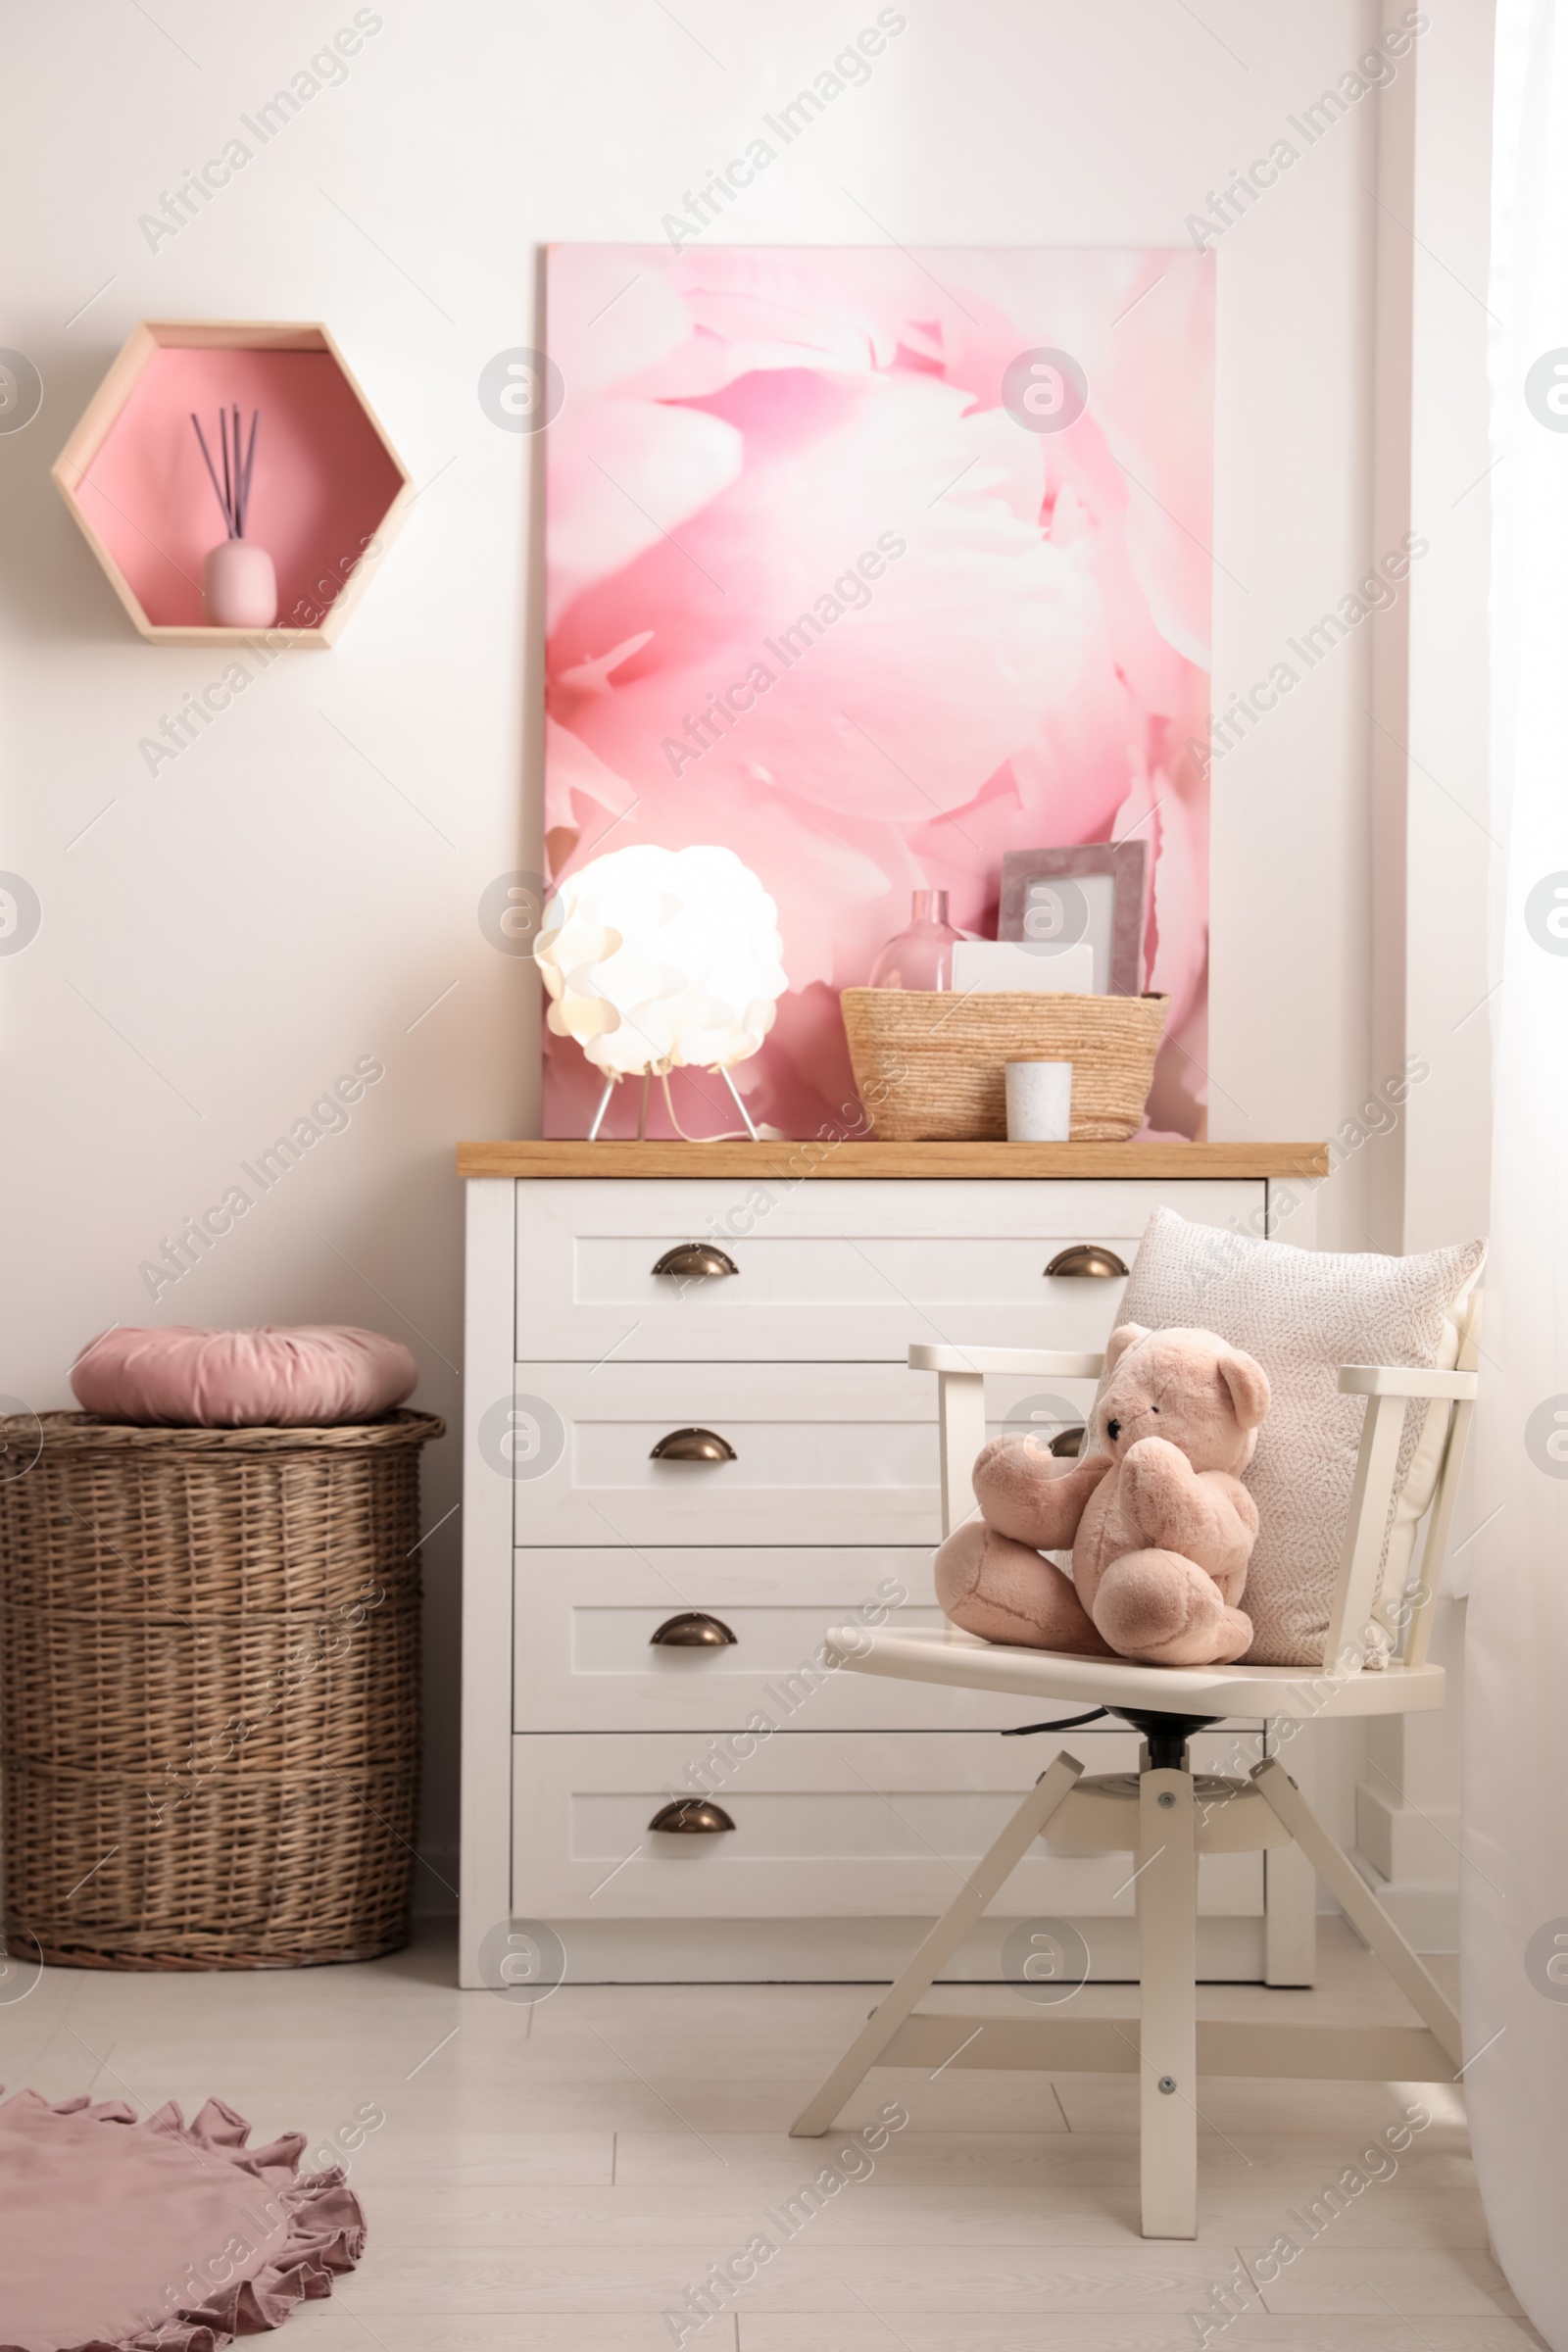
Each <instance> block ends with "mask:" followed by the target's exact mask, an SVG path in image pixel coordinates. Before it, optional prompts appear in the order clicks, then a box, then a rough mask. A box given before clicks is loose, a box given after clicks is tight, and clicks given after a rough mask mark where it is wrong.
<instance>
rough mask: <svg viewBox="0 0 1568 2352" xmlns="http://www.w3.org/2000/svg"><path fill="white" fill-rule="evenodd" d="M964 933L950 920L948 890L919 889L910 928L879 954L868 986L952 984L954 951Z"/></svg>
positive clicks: (912, 900)
mask: <svg viewBox="0 0 1568 2352" xmlns="http://www.w3.org/2000/svg"><path fill="white" fill-rule="evenodd" d="M962 937H963V934H962V932H961V931H955V930H954V928H953V926H952V924H951V923H950V922H949V921H948V894H947V892H946V891H945V890H917V891H915V892H914V893H913V894H912V896H911V898H910V901H909V921H908V925H907V929H905V930H903V931H900V932H899V933H898V934H897V935H896V936H895V937H894V938H892V939H890V940H889V941H888V944H887V946H886V947H885V948H884V949H883V950H882V952H881V954H880V955H879V956H877V959H876V961H875V962H874V963H873V964H872V966H871V974H870V978H869V979H868V980H867V981H866V986H867V988H951V987H952V986H953V951H954V949H955V947H956V945H957V943H958V941H959V940H960V939H961V938H962Z"/></svg>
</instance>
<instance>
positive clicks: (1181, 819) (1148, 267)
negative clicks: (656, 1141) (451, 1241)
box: [545, 245, 1213, 1136]
mask: <svg viewBox="0 0 1568 2352" xmlns="http://www.w3.org/2000/svg"><path fill="white" fill-rule="evenodd" d="M548 319H549V325H548V339H549V351H550V357H551V360H552V361H553V363H554V365H555V367H556V368H559V370H560V408H559V413H557V414H556V415H555V416H554V417H553V420H552V421H551V424H550V427H549V431H548V435H547V495H548V524H547V571H548V608H549V619H548V647H547V669H548V705H547V710H548V715H547V721H546V725H547V740H546V809H545V823H546V842H547V852H548V857H549V860H550V879H551V880H559V879H561V878H562V877H563V876H564V875H565V874H568V873H569V872H571V871H572V870H574V869H575V868H577V867H580V866H581V865H583V864H584V863H585V862H586V861H587V860H588V859H589V858H594V857H597V856H601V855H604V854H606V853H608V852H609V851H611V850H615V849H620V848H623V847H626V846H628V845H630V844H632V843H634V842H651V843H656V844H659V845H661V846H662V847H664V848H669V849H683V848H686V847H688V846H691V845H695V844H700V843H714V844H718V845H720V846H722V847H724V848H727V849H730V850H733V851H734V852H735V853H736V855H737V856H738V857H739V858H741V859H742V860H743V861H744V862H745V863H746V864H747V865H748V866H750V867H751V868H752V869H753V870H754V871H755V872H756V873H757V874H758V875H759V876H760V879H761V881H762V882H763V884H764V885H765V887H766V889H767V891H768V892H769V893H770V894H771V896H772V898H773V900H774V902H775V904H776V906H777V908H778V918H779V931H780V934H781V936H782V939H783V944H784V956H783V961H784V968H785V971H786V972H787V974H788V978H789V987H788V991H787V993H786V994H785V995H784V997H783V998H782V999H781V1000H780V1002H779V1006H778V1018H777V1021H776V1023H775V1025H774V1027H773V1029H772V1031H771V1033H770V1035H769V1036H768V1037H767V1039H766V1040H765V1042H764V1044H763V1046H762V1048H761V1051H760V1053H759V1054H757V1055H756V1056H755V1058H753V1059H752V1060H750V1061H747V1062H745V1063H744V1064H742V1065H741V1066H740V1067H739V1068H738V1069H737V1070H736V1071H735V1072H734V1076H735V1078H736V1081H737V1083H738V1084H739V1086H740V1088H741V1091H742V1093H743V1094H744V1096H745V1098H746V1101H747V1104H748V1107H749V1109H750V1111H751V1115H752V1117H753V1118H754V1119H755V1120H757V1121H758V1122H759V1123H762V1122H766V1123H768V1124H769V1125H771V1126H772V1127H774V1128H775V1129H777V1130H778V1131H779V1132H781V1133H783V1134H785V1135H790V1136H811V1135H815V1134H817V1133H818V1132H819V1130H821V1129H822V1128H823V1127H824V1126H829V1127H832V1128H835V1129H836V1130H838V1131H842V1130H843V1127H844V1125H845V1118H846V1113H845V1105H846V1104H849V1105H850V1106H851V1110H852V1112H853V1108H854V1082H853V1078H852V1076H851V1071H850V1062H849V1054H848V1051H847V1048H846V1046H845V1041H844V1032H843V1024H842V1021H841V1018H840V1013H839V1002H838V997H839V991H840V990H841V989H843V988H847V987H858V986H861V985H863V983H864V981H865V978H866V974H867V972H868V970H869V968H870V965H871V962H872V959H873V957H874V956H875V954H876V951H877V949H878V948H879V947H880V946H881V944H882V943H883V941H884V940H886V939H887V938H888V937H889V936H890V934H892V933H893V932H895V931H898V930H900V929H902V928H903V926H904V924H905V923H906V922H907V918H908V908H909V896H910V893H911V891H914V890H919V889H927V888H931V889H937V890H946V891H947V892H948V893H949V898H950V909H951V914H952V919H953V921H954V922H955V923H956V925H957V926H958V927H959V928H961V929H964V930H967V931H972V932H974V933H976V934H977V935H979V936H982V937H994V936H995V930H996V918H997V901H998V893H999V884H1000V872H1001V862H1002V858H1003V854H1004V852H1005V851H1007V850H1015V849H1029V848H1035V847H1039V846H1042V845H1047V844H1049V845H1059V844H1069V843H1078V842H1091V841H1107V840H1124V839H1128V838H1138V839H1143V840H1144V841H1146V842H1147V844H1148V847H1149V853H1150V855H1149V860H1148V865H1149V874H1150V885H1149V888H1150V904H1149V907H1148V915H1147V924H1146V971H1145V975H1144V985H1145V986H1146V987H1148V988H1152V989H1157V990H1160V991H1162V992H1164V993H1167V994H1168V995H1169V997H1170V999H1171V1009H1170V1017H1169V1022H1168V1025H1167V1030H1166V1044H1165V1046H1164V1048H1163V1050H1162V1053H1161V1056H1160V1063H1159V1068H1158V1071H1157V1074H1156V1079H1155V1086H1154V1092H1153V1095H1152V1098H1151V1102H1150V1108H1149V1123H1150V1126H1151V1128H1152V1129H1153V1130H1156V1131H1161V1132H1166V1133H1172V1134H1183V1135H1193V1136H1198V1135H1201V1134H1202V1133H1203V1119H1204V1081H1203V1070H1204V1064H1205V1061H1206V1054H1205V1050H1204V1017H1205V1006H1206V976H1207V929H1208V924H1207V914H1208V849H1207V831H1208V806H1207V803H1208V791H1207V781H1206V773H1205V767H1204V762H1203V759H1202V753H1201V746H1202V744H1203V743H1205V742H1206V739H1207V716H1208V667H1209V656H1208V638H1209V604H1210V568H1211V561H1212V559H1211V556H1210V553H1209V550H1210V547H1211V544H1212V541H1211V532H1210V510H1211V479H1212V438H1213V427H1212V397H1213V395H1212V382H1213V278H1212V260H1211V257H1209V256H1207V255H1204V254H1198V253H1193V252H1185V251H1165V250H1150V251H1136V252H1122V251H1097V252H1071V251H1062V252H1033V251H1019V252H997V251H961V250H947V249H936V248H932V249H928V250H922V251H914V252H908V253H905V252H901V251H899V250H896V249H890V250H886V251H883V250H875V251H861V250H855V249H849V248H843V249H839V248H833V249H828V248H822V249H788V248H747V247H735V246H730V247H715V248H713V249H711V250H709V251H702V250H697V249H695V248H688V249H686V250H684V251H682V252H680V253H673V252H670V251H669V250H667V249H666V248H664V247H662V246H659V247H653V246H628V245H620V246H562V247H557V248H555V249H554V250H553V251H552V252H551V255H550V260H549V280H548ZM674 1084H675V1090H676V1091H675V1103H676V1111H677V1115H678V1116H679V1117H680V1119H681V1122H682V1124H683V1125H684V1126H685V1127H687V1128H688V1129H689V1131H690V1132H692V1133H694V1134H705V1133H710V1132H712V1131H713V1130H715V1129H716V1128H718V1127H719V1126H725V1125H728V1124H730V1123H731V1120H732V1119H733V1105H732V1104H730V1105H726V1102H725V1098H724V1095H723V1090H722V1087H721V1086H720V1085H719V1084H718V1083H717V1082H715V1081H714V1080H713V1079H712V1078H711V1077H710V1076H709V1075H707V1074H706V1073H704V1072H702V1071H685V1072H681V1073H679V1074H678V1075H677V1077H676V1080H675V1082H674ZM599 1090H600V1082H599V1079H598V1076H597V1074H596V1073H595V1072H593V1071H591V1070H590V1069H589V1068H588V1067H587V1065H586V1064H585V1062H584V1059H583V1056H582V1054H581V1052H580V1051H579V1049H578V1048H577V1046H576V1045H575V1044H573V1043H572V1042H571V1040H569V1039H567V1038H561V1037H547V1039H546V1078H545V1132H546V1134H547V1135H557V1136H565V1135H579V1136H580V1135H582V1134H583V1133H584V1132H585V1130H586V1127H587V1125H588V1123H589V1120H590V1119H591V1117H592V1115H593V1108H594V1104H595V1102H596V1100H597V1096H598V1093H599ZM625 1091H626V1092H627V1093H629V1092H630V1090H625ZM726 1107H727V1110H728V1116H726V1115H725V1114H726ZM628 1119H630V1120H631V1121H634V1120H635V1108H634V1107H633V1106H632V1105H631V1104H630V1103H617V1104H616V1105H615V1107H614V1110H613V1113H612V1117H611V1120H610V1122H609V1123H608V1125H607V1129H606V1132H607V1133H625V1132H628V1131H629V1130H628ZM650 1132H651V1133H667V1132H669V1129H668V1127H667V1124H666V1123H665V1122H664V1121H663V1120H662V1117H657V1116H656V1118H655V1120H654V1121H653V1123H652V1124H651V1127H650Z"/></svg>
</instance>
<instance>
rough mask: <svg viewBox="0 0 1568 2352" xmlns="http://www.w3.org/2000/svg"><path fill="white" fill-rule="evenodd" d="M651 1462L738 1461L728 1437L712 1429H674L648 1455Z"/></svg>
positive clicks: (737, 1455)
mask: <svg viewBox="0 0 1568 2352" xmlns="http://www.w3.org/2000/svg"><path fill="white" fill-rule="evenodd" d="M648 1459H649V1460H650V1461H651V1462H738V1461H739V1460H740V1455H739V1454H738V1453H737V1452H736V1450H735V1448H734V1446H732V1445H731V1444H730V1442H729V1440H728V1438H721V1437H718V1436H716V1435H715V1434H714V1432H713V1431H712V1430H711V1429H672V1430H671V1431H670V1432H669V1434H668V1436H667V1437H662V1438H661V1439H660V1441H659V1444H658V1445H657V1446H655V1447H654V1448H653V1450H652V1451H651V1453H650V1454H649V1456H648Z"/></svg>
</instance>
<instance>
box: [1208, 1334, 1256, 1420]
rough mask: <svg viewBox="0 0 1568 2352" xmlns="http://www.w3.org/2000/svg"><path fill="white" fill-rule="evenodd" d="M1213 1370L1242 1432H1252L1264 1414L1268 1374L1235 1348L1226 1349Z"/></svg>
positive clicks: (1248, 1356)
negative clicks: (1226, 1389)
mask: <svg viewBox="0 0 1568 2352" xmlns="http://www.w3.org/2000/svg"><path fill="white" fill-rule="evenodd" d="M1215 1369H1216V1370H1217V1371H1218V1373H1219V1376H1220V1378H1221V1380H1222V1381H1223V1382H1224V1383H1225V1386H1226V1387H1227V1388H1228V1389H1229V1391H1230V1393H1231V1409H1232V1411H1233V1412H1234V1413H1235V1415H1236V1418H1237V1420H1238V1421H1239V1422H1240V1423H1241V1425H1242V1427H1243V1429H1256V1427H1257V1425H1258V1423H1259V1422H1260V1421H1261V1420H1262V1418H1263V1415H1264V1414H1265V1413H1266V1412H1267V1411H1268V1402H1269V1391H1268V1374H1267V1373H1266V1372H1265V1371H1264V1369H1263V1367H1262V1365H1261V1364H1257V1363H1254V1362H1253V1361H1252V1358H1251V1357H1250V1355H1243V1353H1242V1351H1241V1349H1240V1348H1227V1350H1226V1352H1225V1353H1224V1354H1223V1355H1222V1356H1221V1357H1220V1359H1219V1362H1218V1364H1217V1365H1216V1367H1215Z"/></svg>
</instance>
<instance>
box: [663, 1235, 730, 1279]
mask: <svg viewBox="0 0 1568 2352" xmlns="http://www.w3.org/2000/svg"><path fill="white" fill-rule="evenodd" d="M654 1272H655V1273H656V1274H673V1275H677V1276H679V1277H680V1278H682V1279H683V1280H687V1281H693V1282H706V1281H707V1279H708V1277H709V1276H710V1275H711V1274H738V1273H739V1272H740V1268H739V1266H738V1265H737V1264H736V1263H735V1260H734V1259H733V1258H732V1257H731V1256H730V1254H729V1251H728V1250H720V1249H719V1248H718V1247H717V1246H716V1245H715V1244H714V1243H712V1242H677V1243H676V1244H675V1247H674V1249H673V1250H665V1251H664V1254H663V1256H662V1258H661V1259H660V1261H659V1263H658V1264H657V1265H656V1266H655V1268H654Z"/></svg>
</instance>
